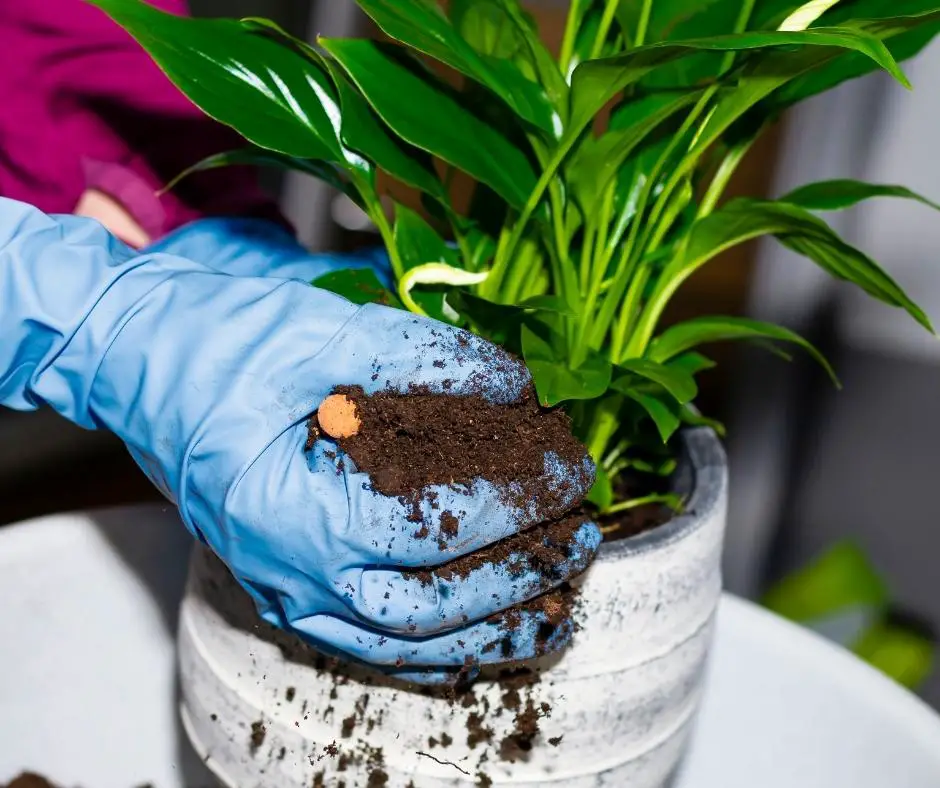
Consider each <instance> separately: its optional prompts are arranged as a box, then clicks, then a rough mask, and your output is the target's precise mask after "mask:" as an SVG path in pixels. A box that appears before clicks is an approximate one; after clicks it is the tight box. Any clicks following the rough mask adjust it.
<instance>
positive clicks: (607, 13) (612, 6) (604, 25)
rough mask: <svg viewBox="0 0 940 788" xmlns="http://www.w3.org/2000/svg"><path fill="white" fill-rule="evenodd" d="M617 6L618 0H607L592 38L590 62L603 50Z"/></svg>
mask: <svg viewBox="0 0 940 788" xmlns="http://www.w3.org/2000/svg"><path fill="white" fill-rule="evenodd" d="M644 2H646V3H648V2H649V0H644ZM618 5H620V0H607V3H606V4H605V5H604V13H603V15H602V16H601V23H600V27H598V28H597V35H595V36H594V44H593V45H592V46H591V57H590V59H591V60H594V59H596V58H598V57H600V55H601V52H602V51H603V49H604V42H605V41H606V40H607V34H608V33H609V32H610V26H611V24H612V23H613V21H614V14H616V13H617V6H618Z"/></svg>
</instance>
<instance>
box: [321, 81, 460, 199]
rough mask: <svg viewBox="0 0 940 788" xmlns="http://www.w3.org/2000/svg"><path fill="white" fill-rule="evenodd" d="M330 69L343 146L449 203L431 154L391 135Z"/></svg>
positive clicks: (399, 178)
mask: <svg viewBox="0 0 940 788" xmlns="http://www.w3.org/2000/svg"><path fill="white" fill-rule="evenodd" d="M331 66H332V64H331ZM332 71H333V81H334V82H335V83H336V87H337V89H338V90H339V96H340V104H341V105H342V112H343V121H342V129H341V134H342V138H343V141H344V142H345V143H346V145H348V146H349V147H350V148H352V149H353V150H355V151H358V152H359V153H361V154H362V155H363V156H366V157H367V158H369V159H370V160H371V161H373V162H374V163H375V164H376V165H377V166H378V167H379V168H381V169H383V170H385V172H387V173H388V174H389V175H391V176H392V177H394V178H397V179H398V180H400V181H401V182H402V183H405V184H407V185H408V186H413V187H414V188H416V189H419V190H420V191H422V192H424V193H425V194H429V195H430V196H432V197H434V198H435V199H436V200H438V201H439V202H441V203H442V204H445V205H447V204H449V200H448V197H447V191H446V189H445V188H444V184H443V183H441V181H440V179H439V178H438V177H437V174H436V173H435V172H434V167H433V164H432V163H431V159H430V157H429V156H428V155H427V154H426V153H425V152H424V151H422V150H419V149H418V148H414V147H412V146H410V145H407V144H405V143H402V142H401V140H399V139H397V138H396V137H393V136H391V135H390V134H389V133H388V132H387V131H386V130H385V128H384V127H383V125H382V122H381V121H380V120H379V118H378V117H377V116H376V115H375V113H374V112H373V110H372V108H371V107H370V106H369V104H368V102H366V100H365V99H364V98H363V97H362V96H361V95H360V94H359V93H358V92H357V91H356V89H355V88H354V87H353V86H352V85H351V84H350V82H349V80H347V79H346V77H345V76H344V75H343V74H342V73H341V72H340V70H339V69H338V68H336V67H335V66H333V67H332Z"/></svg>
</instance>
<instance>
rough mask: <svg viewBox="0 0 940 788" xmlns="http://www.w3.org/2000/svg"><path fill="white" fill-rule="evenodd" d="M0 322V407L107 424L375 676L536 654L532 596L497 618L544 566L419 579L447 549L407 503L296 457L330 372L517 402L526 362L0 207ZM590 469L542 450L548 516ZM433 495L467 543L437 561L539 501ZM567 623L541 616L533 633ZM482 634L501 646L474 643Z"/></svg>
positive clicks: (280, 614) (302, 617)
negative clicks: (550, 500)
mask: <svg viewBox="0 0 940 788" xmlns="http://www.w3.org/2000/svg"><path fill="white" fill-rule="evenodd" d="M246 251H247V250H246ZM207 262H208V263H209V265H211V264H212V261H211V260H207ZM246 273H247V272H246ZM0 323H2V330H3V336H4V337H5V340H4V343H3V345H2V347H0V402H3V403H4V404H8V405H11V406H13V407H31V406H36V405H38V404H41V403H43V402H45V403H48V404H50V405H52V406H53V407H54V408H56V409H57V410H58V411H59V412H61V413H63V414H64V415H66V416H67V417H68V418H70V419H72V420H73V421H76V422H78V423H80V424H84V425H85V426H89V427H95V426H103V427H107V428H108V429H111V430H112V431H114V432H115V433H116V434H117V435H118V436H120V437H121V438H122V439H123V440H124V441H125V443H126V444H127V445H128V447H129V449H130V451H131V453H132V454H133V456H134V457H135V459H136V460H137V461H138V463H139V464H140V465H141V467H142V468H143V469H144V470H145V472H146V473H147V474H148V475H149V476H150V478H151V479H152V480H153V481H154V482H155V483H156V484H157V485H158V486H159V487H160V488H161V489H162V490H163V491H164V492H165V493H166V494H167V496H168V497H170V498H171V499H172V500H173V501H174V502H176V504H177V505H178V506H179V508H180V512H181V515H182V517H183V519H184V521H185V522H186V524H187V525H188V527H189V528H191V529H192V531H193V532H194V533H195V534H197V535H198V536H199V537H200V538H202V539H203V540H204V541H206V542H207V543H208V544H209V545H210V546H211V547H212V548H213V550H214V551H215V552H216V553H217V554H218V555H219V556H220V557H221V558H222V559H223V560H224V561H225V562H226V564H227V565H228V566H229V568H230V569H231V570H232V572H233V574H234V576H235V577H236V578H237V579H238V580H239V582H240V583H241V584H242V585H243V586H244V587H245V588H246V589H247V590H248V591H249V592H250V593H251V594H252V596H253V598H254V599H255V601H256V603H257V604H258V606H259V610H260V611H261V614H262V615H263V616H264V617H265V618H266V619H267V620H268V621H271V622H272V623H275V624H277V625H279V626H283V627H289V628H291V629H293V630H295V631H296V632H298V633H300V634H301V635H303V636H304V637H306V638H307V639H309V640H310V641H312V642H313V643H314V644H315V645H317V646H319V647H320V648H323V649H324V650H326V651H334V652H335V651H339V652H343V653H345V654H348V655H351V656H353V657H355V658H358V659H362V660H365V661H367V662H371V663H374V664H378V665H382V666H386V667H387V668H388V669H389V670H395V669H398V670H401V669H402V666H416V667H422V668H423V667H431V668H443V669H447V668H453V667H456V666H460V665H463V664H464V663H465V662H467V661H468V659H469V660H470V661H474V662H476V661H479V662H481V663H487V662H499V661H503V660H507V659H521V658H525V657H528V656H532V655H534V654H536V653H538V652H540V651H541V650H543V649H544V648H545V647H546V644H544V643H543V644H539V643H538V642H537V631H538V627H539V624H540V623H541V622H542V621H544V618H545V613H544V611H542V612H538V611H532V612H528V613H525V612H524V613H522V614H521V616H515V617H514V623H513V627H512V628H511V632H510V631H507V628H506V627H505V626H504V624H505V622H504V621H500V620H499V619H498V618H496V619H494V618H493V616H494V614H497V613H499V612H500V611H503V610H505V609H506V608H507V607H509V606H511V605H513V604H516V603H518V602H520V601H522V600H524V599H526V598H528V597H530V596H532V595H533V594H536V593H539V592H541V591H543V590H545V580H544V578H543V577H542V576H541V575H537V573H536V574H526V573H523V574H521V575H520V573H519V571H518V570H517V568H516V564H513V563H512V558H511V557H509V558H507V560H506V561H505V562H504V564H502V565H497V566H489V567H485V568H483V569H481V570H480V571H478V572H474V573H471V574H470V575H468V576H467V577H465V578H456V577H455V578H454V579H453V580H452V581H449V584H446V585H445V584H444V583H442V582H434V583H430V584H429V583H426V582H423V581H422V580H420V579H418V578H416V577H414V576H412V575H411V574H409V571H408V570H410V569H414V568H416V567H426V566H429V565H434V564H438V563H440V561H441V558H442V556H441V553H440V551H439V549H438V547H437V540H436V539H435V538H431V539H416V538H414V536H413V535H414V533H415V530H416V527H415V523H414V522H413V521H411V520H409V517H410V516H411V512H410V511H409V510H408V508H407V507H406V506H405V505H403V504H402V503H401V502H399V501H398V500H396V499H394V498H390V497H386V496H383V495H379V494H376V493H374V492H372V491H371V485H370V484H369V480H368V479H367V478H361V476H362V475H361V474H359V473H358V472H357V471H356V469H355V467H354V466H353V465H352V463H351V462H349V461H348V459H346V460H345V461H344V458H343V456H342V453H341V452H338V453H334V452H333V451H331V450H328V449H327V448H326V446H327V444H326V442H324V441H319V442H318V443H317V445H316V446H315V447H314V450H313V451H311V452H305V451H304V444H305V442H306V438H307V434H306V433H307V430H306V419H307V417H308V416H309V414H311V413H312V412H313V411H315V410H316V408H317V406H318V404H319V403H320V402H321V401H322V400H323V398H324V397H325V396H326V395H327V394H328V393H329V392H330V391H331V390H332V389H333V387H334V386H335V385H337V384H349V385H358V386H361V387H362V388H363V389H364V390H365V391H366V392H375V391H379V390H397V391H402V392H404V391H406V390H407V389H408V387H409V386H410V385H412V384H417V385H420V386H423V387H426V388H427V390H429V391H436V392H440V393H444V392H445V381H446V391H447V393H450V394H454V395H459V394H468V393H475V394H482V395H483V396H485V397H486V398H487V399H489V400H490V401H493V402H500V403H509V402H513V401H516V400H517V399H518V398H519V397H520V396H522V394H523V392H524V390H525V389H526V387H527V386H528V384H529V380H528V377H527V375H526V373H525V370H524V368H522V367H521V366H520V365H518V364H517V363H515V362H512V361H510V360H509V359H508V358H505V357H501V354H499V352H498V351H496V350H495V349H494V348H493V347H492V346H490V345H487V344H486V343H484V342H482V341H481V340H479V339H478V338H476V337H474V336H472V335H469V334H466V333H465V332H459V331H456V330H453V329H451V328H449V327H446V326H443V325H441V324H438V323H436V322H434V321H429V320H424V319H421V318H417V317H415V316H413V315H409V314H407V313H404V312H400V311H396V310H392V309H387V308H384V307H381V306H377V305H367V306H364V307H356V306H354V305H352V304H350V303H349V302H347V301H346V300H344V299H342V298H339V297H338V296H335V295H333V294H330V293H327V292H323V291H319V290H316V289H314V288H311V287H309V286H307V285H305V284H303V283H302V282H299V281H283V280H275V279H272V278H269V277H254V276H250V275H249V276H239V277H235V276H229V275H227V274H222V273H219V272H218V271H215V270H212V269H211V268H209V267H207V266H206V265H203V264H201V263H197V262H194V261H191V260H188V259H186V258H183V257H179V256H175V255H167V254H161V253H146V254H142V255H136V256H135V255H134V254H133V253H132V252H131V251H130V250H129V249H127V247H125V246H123V245H122V244H120V243H119V242H117V241H115V240H114V239H113V238H111V237H110V236H109V235H108V234H107V233H106V232H105V231H104V230H103V229H102V228H101V227H100V226H98V225H97V224H96V223H94V222H91V221H87V220H80V219H76V218H73V217H47V216H44V215H42V214H41V213H39V212H37V211H35V210H34V209H31V208H29V207H28V206H24V205H22V204H19V203H15V202H11V201H8V200H3V201H0ZM7 337H12V338H13V339H12V341H8V340H7V339H6V338H7ZM432 342H433V343H435V347H436V348H437V349H438V352H437V353H436V355H435V358H440V357H441V355H442V354H443V355H445V356H446V357H447V358H449V359H451V360H452V361H453V363H449V364H448V365H447V366H446V368H441V367H438V366H435V365H434V364H433V363H432V359H430V358H428V354H427V352H426V349H427V347H428V346H429V345H430V344H431V343H432ZM494 354H495V355H494ZM498 357H500V358H501V361H500V362H499V363H498V364H497V365H496V366H495V368H494V367H493V362H494V359H496V358H498ZM484 373H485V374H484ZM481 381H483V383H482V384H481ZM585 462H587V460H585ZM588 476H589V474H586V473H584V468H583V467H581V468H574V467H571V466H570V464H566V463H564V462H561V461H559V460H558V459H557V458H553V457H551V456H547V457H546V461H545V473H544V475H543V477H542V478H541V479H539V480H538V483H539V484H541V485H543V486H544V487H545V488H546V489H551V490H554V491H555V496H556V499H557V500H558V505H559V510H560V509H561V508H564V507H566V506H568V505H573V504H574V503H575V502H576V501H577V500H579V499H580V497H581V496H583V494H584V492H585V489H584V486H585V484H586V483H587V481H589V479H588ZM571 480H581V481H580V482H576V483H572V482H571ZM434 492H436V493H437V494H438V496H439V499H440V502H439V506H438V508H437V509H432V508H430V507H427V508H426V509H424V510H422V512H421V523H420V526H421V527H426V528H427V529H428V530H429V531H430V532H431V534H432V535H436V534H438V533H439V532H440V531H441V521H440V513H441V512H445V511H451V510H453V511H460V512H461V515H460V532H461V535H462V537H463V538H462V539H461V540H460V543H459V547H454V548H453V549H452V550H451V551H450V552H449V553H448V557H449V558H453V557H457V556H458V555H461V554H467V553H470V552H472V551H475V550H478V549H481V548H483V547H485V546H487V545H489V544H492V543H493V542H494V541H496V540H499V539H502V538H504V537H507V536H511V535H512V534H514V533H517V532H519V531H520V530H522V529H524V528H526V527H528V526H530V525H532V524H533V522H534V518H535V517H537V516H538V515H537V514H536V513H534V512H533V511H532V510H531V509H530V508H529V507H527V506H525V505H522V504H520V503H514V502H513V499H512V497H511V496H507V495H505V494H504V493H505V489H504V488H503V487H497V486H494V485H493V484H490V483H488V482H486V481H485V480H477V481H476V482H474V484H473V488H472V495H470V496H467V495H466V493H465V491H456V490H453V489H450V488H448V487H445V486H441V487H440V488H439V489H437V490H435V491H434ZM458 496H459V498H458ZM598 542H599V534H598V531H597V529H596V527H595V526H593V525H591V524H585V525H582V526H581V527H580V528H579V529H578V531H577V534H576V536H575V538H574V539H573V545H574V547H573V549H571V550H570V552H569V559H568V561H567V563H566V564H565V565H563V566H559V568H558V571H557V573H556V574H555V575H554V577H553V578H552V581H551V582H552V583H561V582H563V580H564V579H566V578H567V577H569V576H570V575H572V574H575V573H577V572H578V571H580V570H581V569H582V568H583V567H584V566H585V565H586V563H587V562H588V561H589V559H590V557H591V556H592V555H593V553H594V551H595V550H596V547H597V544H598ZM516 563H518V562H516ZM386 594H388V598H386ZM569 634H570V627H564V626H562V627H558V628H557V637H556V638H555V639H554V640H553V642H551V643H549V644H547V646H548V647H549V648H555V647H559V646H561V645H563V643H564V641H565V640H566V639H567V637H568V635H569ZM496 640H499V641H500V643H501V648H498V649H492V648H488V647H489V645H490V644H492V643H493V642H494V641H496Z"/></svg>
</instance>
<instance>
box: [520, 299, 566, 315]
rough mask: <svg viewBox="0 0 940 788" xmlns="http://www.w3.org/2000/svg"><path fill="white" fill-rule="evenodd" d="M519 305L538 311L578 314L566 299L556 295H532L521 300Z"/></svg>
mask: <svg viewBox="0 0 940 788" xmlns="http://www.w3.org/2000/svg"><path fill="white" fill-rule="evenodd" d="M519 306H520V307H523V308H524V309H532V310H535V311H536V312H553V313H555V314H558V315H568V316H569V317H572V316H574V315H575V314H576V313H575V312H574V311H573V310H572V309H571V307H570V306H569V305H568V303H567V302H566V301H565V299H563V298H562V297H561V296H555V295H534V296H530V297H529V298H526V299H524V300H522V301H520V302H519Z"/></svg>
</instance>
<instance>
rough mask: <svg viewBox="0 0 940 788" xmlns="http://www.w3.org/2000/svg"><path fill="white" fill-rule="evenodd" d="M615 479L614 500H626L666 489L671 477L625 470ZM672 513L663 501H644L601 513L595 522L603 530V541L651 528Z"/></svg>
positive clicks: (663, 521)
mask: <svg viewBox="0 0 940 788" xmlns="http://www.w3.org/2000/svg"><path fill="white" fill-rule="evenodd" d="M617 481H618V483H617V486H616V489H615V493H616V494H615V500H618V501H629V500H630V499H632V498H642V497H645V496H647V495H652V494H655V493H665V492H668V491H669V485H670V481H671V480H670V479H669V477H662V476H653V475H652V474H646V473H644V474H639V473H638V474H630V473H625V474H623V475H622V476H621V477H620V478H619V479H618V480H617ZM675 516H676V513H675V512H674V511H673V510H672V508H670V507H669V506H667V505H666V504H664V503H647V504H642V505H641V506H637V507H635V508H633V509H626V510H624V511H622V512H617V513H616V514H614V515H611V516H608V517H602V518H600V519H599V521H598V525H600V527H601V531H602V532H603V534H604V541H606V542H615V541H617V540H618V539H629V538H630V537H631V536H637V535H638V534H642V533H645V532H646V531H652V530H653V529H654V528H658V527H659V526H661V525H664V524H665V523H668V522H669V521H670V520H671V519H672V518H673V517H675Z"/></svg>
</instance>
